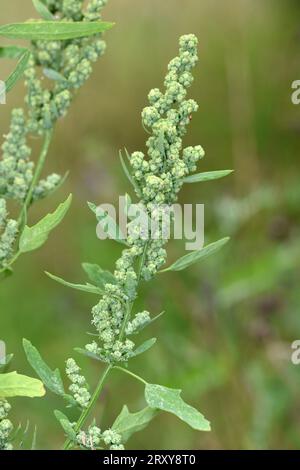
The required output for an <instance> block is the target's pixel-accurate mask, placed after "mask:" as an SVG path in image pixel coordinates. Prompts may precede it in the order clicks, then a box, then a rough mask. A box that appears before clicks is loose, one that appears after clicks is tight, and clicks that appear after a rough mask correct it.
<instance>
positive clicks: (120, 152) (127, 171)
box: [119, 149, 140, 194]
mask: <svg viewBox="0 0 300 470" xmlns="http://www.w3.org/2000/svg"><path fill="white" fill-rule="evenodd" d="M125 152H126V156H127V159H128V160H130V157H129V153H128V151H127V150H126V149H125ZM119 157H120V161H121V165H122V168H123V171H124V173H125V175H126V177H127V179H128V181H130V183H131V184H132V186H133V187H134V189H135V191H136V192H137V193H138V194H140V189H139V187H138V185H137V184H136V182H135V181H134V179H133V177H132V175H131V173H130V171H129V170H128V168H127V165H126V162H125V160H124V158H123V155H122V151H121V150H120V151H119Z"/></svg>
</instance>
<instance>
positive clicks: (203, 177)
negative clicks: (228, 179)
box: [183, 170, 233, 183]
mask: <svg viewBox="0 0 300 470" xmlns="http://www.w3.org/2000/svg"><path fill="white" fill-rule="evenodd" d="M231 173H233V170H218V171H207V172H204V173H196V174H195V175H191V176H187V177H186V178H184V179H183V181H184V183H201V182H203V181H211V180H218V179H220V178H224V176H228V175H230V174H231Z"/></svg>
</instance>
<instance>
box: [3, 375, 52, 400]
mask: <svg viewBox="0 0 300 470" xmlns="http://www.w3.org/2000/svg"><path fill="white" fill-rule="evenodd" d="M45 393H46V392H45V389H44V386H43V383H42V382H41V381H40V380H38V379H33V378H31V377H27V375H21V374H18V373H17V372H9V373H7V374H0V398H5V397H30V398H33V397H42V396H44V395H45Z"/></svg>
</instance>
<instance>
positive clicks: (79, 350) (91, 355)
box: [74, 335, 107, 362]
mask: <svg viewBox="0 0 300 470" xmlns="http://www.w3.org/2000/svg"><path fill="white" fill-rule="evenodd" d="M97 336H98V335H97ZM74 351H76V352H77V353H78V354H82V355H83V356H85V357H89V358H90V359H94V360H95V361H100V362H107V361H106V360H104V358H102V357H100V356H98V355H97V354H94V353H92V352H90V351H87V350H86V349H83V348H74Z"/></svg>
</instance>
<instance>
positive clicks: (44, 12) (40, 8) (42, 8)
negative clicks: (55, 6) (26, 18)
mask: <svg viewBox="0 0 300 470" xmlns="http://www.w3.org/2000/svg"><path fill="white" fill-rule="evenodd" d="M32 3H33V6H34V8H35V9H36V11H37V12H38V14H39V15H40V17H41V18H43V20H46V21H52V20H54V19H55V18H54V15H52V13H51V12H50V11H49V10H48V8H47V7H46V5H45V4H44V3H43V2H42V1H41V0H32Z"/></svg>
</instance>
